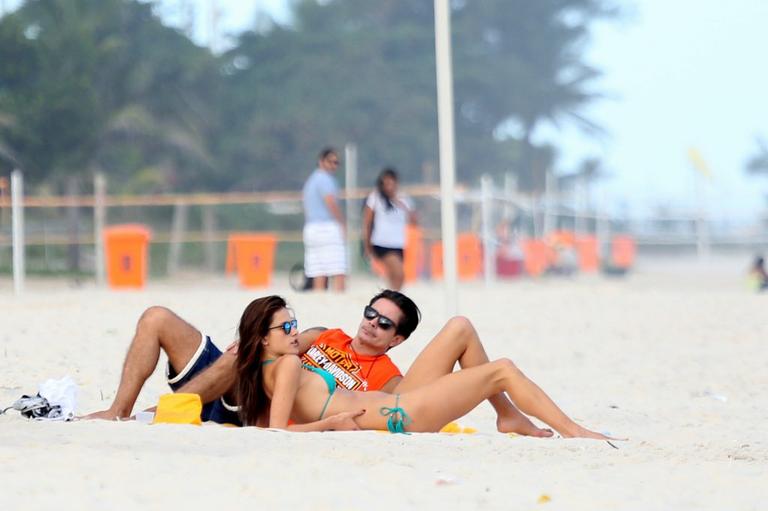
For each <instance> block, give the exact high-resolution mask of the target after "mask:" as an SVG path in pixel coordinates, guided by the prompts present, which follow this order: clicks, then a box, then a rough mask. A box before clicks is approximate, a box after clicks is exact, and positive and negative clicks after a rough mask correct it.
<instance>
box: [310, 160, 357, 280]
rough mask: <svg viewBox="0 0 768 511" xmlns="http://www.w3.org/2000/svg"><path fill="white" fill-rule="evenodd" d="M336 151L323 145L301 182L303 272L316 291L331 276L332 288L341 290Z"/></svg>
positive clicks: (343, 264)
mask: <svg viewBox="0 0 768 511" xmlns="http://www.w3.org/2000/svg"><path fill="white" fill-rule="evenodd" d="M338 168H339V155H338V153H337V152H336V150H335V149H333V148H331V147H326V148H325V149H323V150H322V151H320V155H319V157H318V162H317V168H316V169H315V171H314V172H312V174H311V175H310V176H309V179H307V182H306V183H304V189H303V191H302V193H303V201H304V273H305V274H306V276H307V277H310V278H312V288H313V289H314V290H315V291H319V290H325V289H326V283H327V279H328V278H329V277H330V278H331V288H332V289H333V290H334V291H344V288H345V285H346V283H345V276H346V273H347V248H346V243H345V240H344V238H345V234H346V233H345V232H344V218H343V217H342V216H341V208H340V207H339V201H338V194H339V187H338V185H337V184H336V179H335V178H334V174H335V173H336V169H338Z"/></svg>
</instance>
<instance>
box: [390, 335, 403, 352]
mask: <svg viewBox="0 0 768 511" xmlns="http://www.w3.org/2000/svg"><path fill="white" fill-rule="evenodd" d="M404 340H405V337H403V336H402V335H400V334H397V335H396V336H394V337H393V338H392V340H391V341H390V342H389V347H388V348H387V351H389V350H391V349H392V348H394V347H395V346H399V345H400V343H402V342H403V341H404Z"/></svg>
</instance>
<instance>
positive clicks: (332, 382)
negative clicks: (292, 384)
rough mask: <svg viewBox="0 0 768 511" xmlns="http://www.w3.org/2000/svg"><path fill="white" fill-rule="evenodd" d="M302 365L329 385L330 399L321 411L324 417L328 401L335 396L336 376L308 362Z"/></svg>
mask: <svg viewBox="0 0 768 511" xmlns="http://www.w3.org/2000/svg"><path fill="white" fill-rule="evenodd" d="M274 361H275V359H274V358H271V359H269V360H265V361H264V362H262V363H261V365H264V366H265V365H268V364H271V363H272V362H274ZM301 367H303V368H304V369H306V370H307V371H312V372H313V373H315V374H317V375H319V376H320V377H321V378H322V379H323V380H324V381H325V384H326V385H327V386H328V399H326V400H325V404H324V405H323V411H322V412H320V418H321V419H322V418H323V415H325V409H326V408H328V403H329V402H330V401H331V396H333V393H334V392H336V378H334V377H333V375H332V374H331V373H329V372H328V371H326V370H325V369H321V368H319V367H314V366H311V365H307V364H301Z"/></svg>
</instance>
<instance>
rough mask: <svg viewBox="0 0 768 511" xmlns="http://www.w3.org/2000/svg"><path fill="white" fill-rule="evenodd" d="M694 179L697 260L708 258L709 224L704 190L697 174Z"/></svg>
mask: <svg viewBox="0 0 768 511" xmlns="http://www.w3.org/2000/svg"><path fill="white" fill-rule="evenodd" d="M694 179H695V181H696V185H695V187H696V196H697V199H698V214H697V215H696V253H697V254H698V258H699V262H705V261H706V260H707V259H709V252H710V250H709V226H708V225H707V207H706V203H707V200H706V196H705V195H706V191H705V190H704V183H703V182H702V178H701V176H700V175H699V174H696V175H695V176H694Z"/></svg>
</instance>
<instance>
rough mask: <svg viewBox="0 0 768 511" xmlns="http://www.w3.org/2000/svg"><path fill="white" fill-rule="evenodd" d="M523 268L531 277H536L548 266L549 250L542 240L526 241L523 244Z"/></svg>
mask: <svg viewBox="0 0 768 511" xmlns="http://www.w3.org/2000/svg"><path fill="white" fill-rule="evenodd" d="M523 257H524V261H523V267H524V268H525V271H526V272H528V275H530V276H531V277H538V276H539V275H541V274H542V273H544V271H546V269H547V266H548V264H549V263H548V259H549V257H550V249H549V247H547V245H546V243H544V242H543V241H542V240H537V239H528V240H525V242H523Z"/></svg>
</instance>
